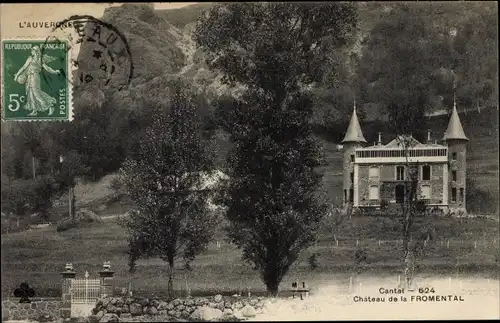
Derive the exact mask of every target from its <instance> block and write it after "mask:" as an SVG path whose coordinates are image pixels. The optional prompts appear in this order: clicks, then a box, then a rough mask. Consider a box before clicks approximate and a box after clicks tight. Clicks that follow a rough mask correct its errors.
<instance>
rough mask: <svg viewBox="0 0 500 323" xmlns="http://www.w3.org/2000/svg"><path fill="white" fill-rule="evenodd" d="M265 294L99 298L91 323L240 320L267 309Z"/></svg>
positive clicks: (90, 318)
mask: <svg viewBox="0 0 500 323" xmlns="http://www.w3.org/2000/svg"><path fill="white" fill-rule="evenodd" d="M264 305H265V304H264V298H263V297H240V296H222V295H215V296H212V297H188V298H183V299H175V300H173V301H170V302H166V301H162V300H158V299H147V298H134V297H106V298H102V299H99V300H98V301H97V303H96V307H95V308H94V309H93V310H92V313H93V315H91V316H90V317H89V321H90V322H92V323H97V322H100V323H104V322H127V321H130V322H132V321H136V322H137V321H167V320H168V321H172V320H173V321H176V320H188V321H210V320H219V321H220V320H228V321H240V320H244V319H246V318H251V317H254V316H255V315H256V314H258V313H260V312H262V310H263V308H264Z"/></svg>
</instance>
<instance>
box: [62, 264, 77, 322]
mask: <svg viewBox="0 0 500 323" xmlns="http://www.w3.org/2000/svg"><path fill="white" fill-rule="evenodd" d="M61 276H62V293H61V299H62V307H61V317H62V318H69V317H71V290H70V287H71V280H72V279H73V278H75V276H76V272H75V271H74V270H73V265H72V264H66V267H65V271H63V272H61Z"/></svg>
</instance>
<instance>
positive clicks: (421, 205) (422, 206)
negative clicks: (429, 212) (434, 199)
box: [415, 200, 427, 214]
mask: <svg viewBox="0 0 500 323" xmlns="http://www.w3.org/2000/svg"><path fill="white" fill-rule="evenodd" d="M426 208H427V201H425V200H418V201H417V202H416V203H415V209H416V210H417V212H418V213H419V214H424V213H425V210H426Z"/></svg>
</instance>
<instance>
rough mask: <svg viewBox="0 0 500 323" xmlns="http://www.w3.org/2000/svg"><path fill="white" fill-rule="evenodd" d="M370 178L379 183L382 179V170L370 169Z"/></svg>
mask: <svg viewBox="0 0 500 323" xmlns="http://www.w3.org/2000/svg"><path fill="white" fill-rule="evenodd" d="M368 177H369V178H370V180H371V181H378V180H379V179H380V168H378V167H370V169H369V170H368Z"/></svg>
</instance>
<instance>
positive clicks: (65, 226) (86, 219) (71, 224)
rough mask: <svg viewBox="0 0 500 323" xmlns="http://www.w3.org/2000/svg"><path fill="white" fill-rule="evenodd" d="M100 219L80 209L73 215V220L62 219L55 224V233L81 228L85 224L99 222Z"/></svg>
mask: <svg viewBox="0 0 500 323" xmlns="http://www.w3.org/2000/svg"><path fill="white" fill-rule="evenodd" d="M101 221H102V220H101V218H100V217H99V216H98V215H97V214H95V213H94V212H92V211H90V210H87V209H81V210H78V211H77V212H76V214H75V218H74V219H73V218H69V217H67V218H64V219H62V220H61V221H60V222H59V223H58V224H57V232H62V231H67V230H69V229H73V228H78V227H82V226H84V225H85V224H89V223H96V222H101Z"/></svg>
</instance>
